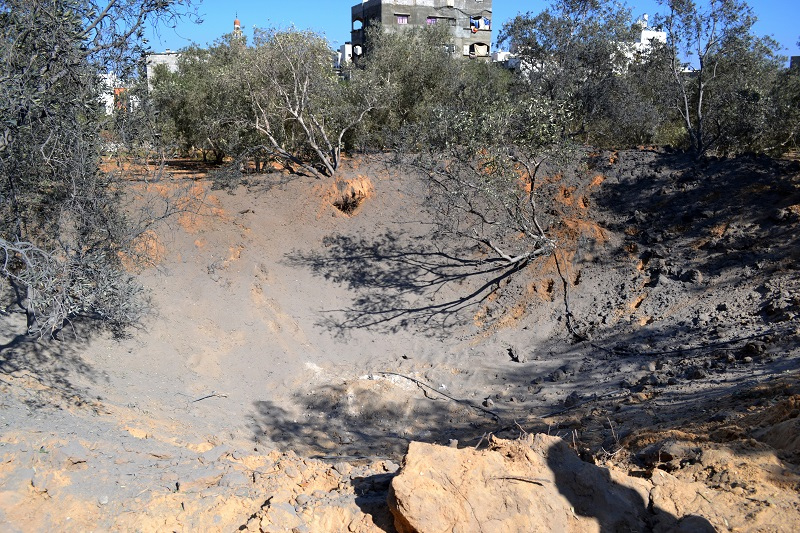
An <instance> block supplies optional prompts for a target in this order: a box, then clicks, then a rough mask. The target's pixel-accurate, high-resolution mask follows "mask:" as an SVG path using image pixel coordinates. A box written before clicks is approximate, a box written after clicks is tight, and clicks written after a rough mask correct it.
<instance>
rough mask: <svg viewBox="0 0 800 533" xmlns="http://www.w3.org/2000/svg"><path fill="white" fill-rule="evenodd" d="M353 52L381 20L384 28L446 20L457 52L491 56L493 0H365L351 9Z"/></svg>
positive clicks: (454, 50)
mask: <svg viewBox="0 0 800 533" xmlns="http://www.w3.org/2000/svg"><path fill="white" fill-rule="evenodd" d="M351 14H352V17H351V20H352V30H351V34H350V35H351V42H352V45H353V53H354V54H355V55H359V52H361V51H362V50H363V49H364V48H363V47H364V40H365V35H364V31H365V29H366V28H367V27H368V26H369V25H370V24H372V23H375V22H380V23H381V25H382V26H383V28H384V31H402V30H403V29H404V28H412V27H423V26H428V25H432V24H446V25H448V26H449V27H450V30H451V33H452V35H453V42H454V45H455V46H454V49H453V50H452V52H453V53H454V54H458V55H463V56H467V57H485V58H489V56H490V54H491V43H492V0H364V1H363V2H361V3H360V4H357V5H354V6H353V8H352V10H351Z"/></svg>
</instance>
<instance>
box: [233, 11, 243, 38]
mask: <svg viewBox="0 0 800 533" xmlns="http://www.w3.org/2000/svg"><path fill="white" fill-rule="evenodd" d="M233 36H234V37H241V36H242V23H241V22H240V21H239V13H236V18H235V19H233Z"/></svg>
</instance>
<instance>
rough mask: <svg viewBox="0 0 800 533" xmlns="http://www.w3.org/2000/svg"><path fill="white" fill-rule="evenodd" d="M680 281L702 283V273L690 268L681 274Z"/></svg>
mask: <svg viewBox="0 0 800 533" xmlns="http://www.w3.org/2000/svg"><path fill="white" fill-rule="evenodd" d="M681 281H683V282H684V283H702V282H703V273H702V272H700V271H699V270H697V269H696V268H692V269H690V270H687V271H685V272H684V273H683V274H681Z"/></svg>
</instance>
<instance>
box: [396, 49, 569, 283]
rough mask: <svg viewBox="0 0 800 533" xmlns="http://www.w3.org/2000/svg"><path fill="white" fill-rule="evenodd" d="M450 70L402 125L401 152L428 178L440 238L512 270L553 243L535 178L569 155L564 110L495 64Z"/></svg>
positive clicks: (548, 250)
mask: <svg viewBox="0 0 800 533" xmlns="http://www.w3.org/2000/svg"><path fill="white" fill-rule="evenodd" d="M447 61H457V60H452V59H447ZM458 67H459V68H460V73H459V75H458V77H457V78H456V80H457V82H456V91H455V92H454V93H453V94H452V95H451V97H450V98H448V99H447V100H444V101H442V102H440V103H439V104H438V105H436V106H433V107H432V108H431V111H430V115H429V117H428V118H427V119H426V120H424V121H419V122H417V123H415V124H414V125H410V126H409V127H407V128H406V129H405V136H406V139H407V141H406V145H405V147H404V149H403V150H404V152H405V153H407V154H408V156H407V157H408V159H409V160H410V161H411V162H412V163H413V164H415V165H417V166H418V167H420V168H422V169H424V171H425V172H426V174H427V176H428V178H429V193H430V194H429V197H428V202H429V206H430V207H431V208H432V211H433V213H434V215H435V217H436V222H437V228H438V232H439V234H440V236H442V237H444V238H445V239H446V240H450V241H461V242H467V243H470V242H471V243H472V244H473V245H474V246H477V247H478V248H479V249H480V250H481V252H482V254H484V256H485V257H486V258H487V260H488V261H493V262H499V263H501V264H504V265H505V266H506V267H508V268H511V269H519V268H522V267H523V266H525V265H526V264H528V263H529V262H530V261H531V260H533V259H535V258H536V257H539V256H543V255H547V254H550V253H551V252H552V251H553V250H554V249H555V247H556V242H555V241H554V240H553V239H552V238H551V237H550V236H549V235H548V232H547V229H548V224H547V221H545V220H544V219H543V217H542V213H541V210H540V208H539V206H538V204H537V198H536V195H537V193H538V191H537V183H536V180H537V176H538V175H539V172H540V170H541V168H542V165H543V164H544V163H545V162H546V161H547V160H548V159H558V160H561V159H563V158H564V157H565V156H566V155H567V154H568V152H569V146H570V141H569V138H568V136H567V130H566V125H567V124H568V123H569V121H570V118H571V117H570V115H569V110H568V109H567V108H565V107H564V106H561V105H559V104H558V103H555V102H553V101H552V100H550V99H549V98H545V97H542V96H541V95H536V94H533V93H531V92H529V91H526V90H515V89H514V88H513V87H512V86H513V83H512V80H510V79H509V78H508V73H507V72H505V71H504V70H502V69H501V68H500V67H498V66H496V65H492V64H488V63H472V62H464V61H458Z"/></svg>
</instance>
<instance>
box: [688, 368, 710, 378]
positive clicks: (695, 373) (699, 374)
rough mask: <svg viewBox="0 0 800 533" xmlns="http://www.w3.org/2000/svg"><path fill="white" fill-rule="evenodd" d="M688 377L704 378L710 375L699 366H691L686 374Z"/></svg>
mask: <svg viewBox="0 0 800 533" xmlns="http://www.w3.org/2000/svg"><path fill="white" fill-rule="evenodd" d="M684 375H685V376H686V379H703V378H705V377H707V376H708V374H707V373H706V371H705V370H703V369H702V368H700V367H698V366H690V367H689V368H687V369H686V373H685V374H684Z"/></svg>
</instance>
